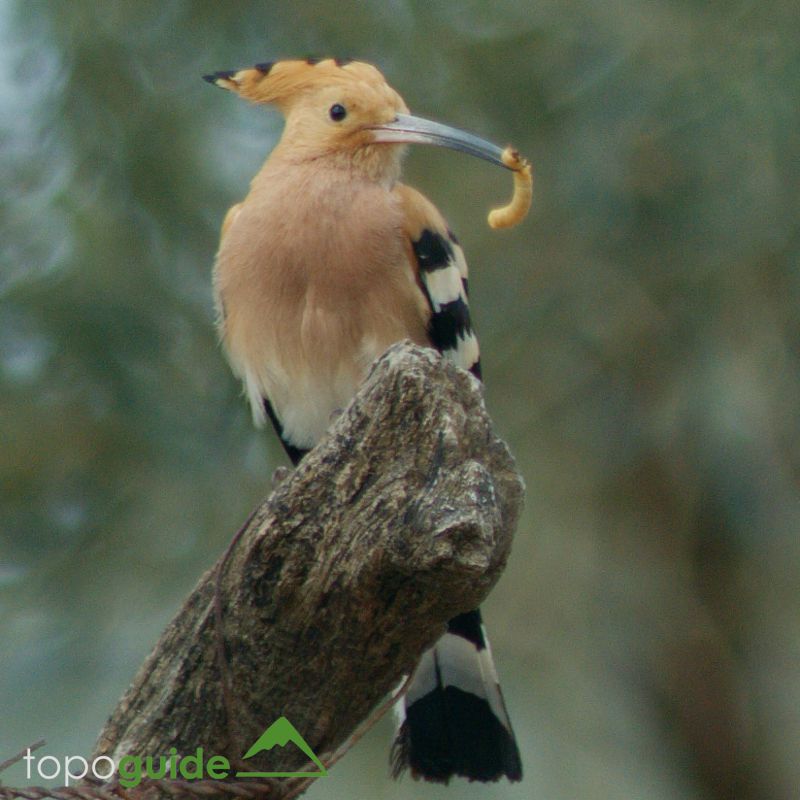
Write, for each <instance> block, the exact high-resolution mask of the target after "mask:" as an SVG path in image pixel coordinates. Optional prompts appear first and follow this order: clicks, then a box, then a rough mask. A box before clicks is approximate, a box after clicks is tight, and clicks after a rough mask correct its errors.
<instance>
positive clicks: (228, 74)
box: [203, 69, 236, 86]
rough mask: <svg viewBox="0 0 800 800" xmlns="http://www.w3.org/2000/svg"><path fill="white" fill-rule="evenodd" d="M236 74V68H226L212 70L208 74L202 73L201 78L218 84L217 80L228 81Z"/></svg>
mask: <svg viewBox="0 0 800 800" xmlns="http://www.w3.org/2000/svg"><path fill="white" fill-rule="evenodd" d="M235 74H236V70H233V69H227V70H222V71H221V72H212V73H211V74H210V75H203V80H204V81H208V82H209V83H213V84H214V85H215V86H218V85H219V81H222V80H225V81H229V80H230V79H231V78H232V77H233V76H234V75H235Z"/></svg>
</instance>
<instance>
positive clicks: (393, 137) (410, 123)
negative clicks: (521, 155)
mask: <svg viewBox="0 0 800 800" xmlns="http://www.w3.org/2000/svg"><path fill="white" fill-rule="evenodd" d="M370 130H371V131H372V132H373V134H374V136H375V141H376V142H385V143H387V144H433V145H436V146H437V147H449V148H450V149H451V150H458V151H459V152H461V153H467V154H468V155H471V156H476V157H477V158H482V159H484V160H486V161H489V162H491V163H492V164H497V165H498V166H500V167H505V168H506V169H510V167H509V166H508V165H507V164H505V163H503V159H502V155H503V148H502V147H498V146H497V145H496V144H492V143H491V142H487V141H486V140H485V139H481V138H480V137H479V136H475V135H474V134H472V133H466V132H465V131H460V130H459V129H458V128H451V127H450V126H449V125H442V124H441V123H440V122H432V121H431V120H429V119H423V118H422V117H413V116H411V115H410V114H398V115H397V116H396V117H395V118H394V119H393V120H392V121H391V122H386V123H384V124H383V125H374V126H372V127H371V128H370Z"/></svg>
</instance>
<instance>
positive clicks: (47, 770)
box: [23, 717, 328, 789]
mask: <svg viewBox="0 0 800 800" xmlns="http://www.w3.org/2000/svg"><path fill="white" fill-rule="evenodd" d="M290 742H291V743H292V744H294V745H295V746H296V747H298V748H299V749H300V750H301V751H302V752H303V753H304V754H305V755H306V756H307V757H308V759H309V760H310V761H311V762H312V763H313V764H314V765H315V766H316V767H317V768H318V769H317V770H316V771H312V772H260V771H252V772H250V771H247V770H237V771H234V770H232V769H231V762H230V761H229V760H228V759H227V758H226V757H225V756H219V755H212V756H206V755H205V753H204V752H203V748H202V747H198V748H197V750H195V752H194V753H193V754H191V755H185V756H179V755H178V751H177V750H176V749H175V748H174V747H171V748H170V750H169V753H167V754H166V755H161V756H123V757H122V758H121V759H120V760H119V763H115V762H114V759H112V758H111V757H110V756H98V757H97V758H95V759H94V760H93V761H92V762H91V763H90V762H88V761H87V760H86V759H85V758H83V757H82V756H67V757H66V758H65V759H64V761H63V764H62V762H60V761H59V760H58V759H57V758H55V756H42V757H41V758H37V757H36V756H35V755H33V753H31V751H30V748H29V749H28V751H27V753H26V754H25V755H24V756H23V761H25V765H26V768H27V777H28V780H31V778H32V776H33V771H34V769H35V770H36V772H37V773H38V775H39V777H40V778H44V779H45V780H53V779H55V778H59V779H61V780H63V781H64V785H65V786H69V782H70V781H78V780H80V779H81V778H85V777H86V776H87V775H89V773H90V772H91V774H92V775H93V776H94V777H95V778H97V779H98V780H101V781H108V780H111V779H112V778H113V777H114V773H117V775H118V776H119V783H120V785H121V786H122V787H123V788H125V789H133V788H134V787H136V786H138V785H139V784H140V783H141V782H142V781H143V780H147V779H149V778H157V779H159V778H167V779H169V778H182V779H183V780H189V781H191V780H204V779H206V778H210V779H213V780H225V779H226V778H229V777H235V778H301V777H302V778H324V777H326V776H327V774H328V771H327V770H326V769H325V766H324V764H323V763H322V762H321V761H320V760H319V759H318V758H317V756H316V754H315V753H314V751H313V750H312V749H311V748H310V747H309V746H308V744H307V743H306V740H305V739H304V738H303V737H302V736H301V735H300V734H299V733H298V731H297V728H295V727H294V725H292V723H291V722H289V720H288V719H286V717H279V718H278V719H276V720H275V722H273V723H272V725H270V726H269V727H268V728H267V729H266V730H265V731H264V733H262V734H261V736H259V737H258V739H256V741H255V742H253V744H252V745H251V747H250V748H249V749H248V751H247V752H246V753H245V754H244V755H243V756H242V760H243V761H247V760H248V759H249V758H253V756H255V755H258V753H262V752H264V751H265V750H272V748H273V747H276V746H277V747H286V745H287V744H289V743H290ZM76 768H77V769H78V770H79V771H77V772H76V771H75V769H76Z"/></svg>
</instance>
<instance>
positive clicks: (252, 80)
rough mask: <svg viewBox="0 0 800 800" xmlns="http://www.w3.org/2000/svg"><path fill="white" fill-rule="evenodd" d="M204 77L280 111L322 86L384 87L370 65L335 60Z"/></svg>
mask: <svg viewBox="0 0 800 800" xmlns="http://www.w3.org/2000/svg"><path fill="white" fill-rule="evenodd" d="M204 77H205V79H206V80H207V81H208V82H209V83H213V84H214V85H215V86H219V87H220V88H222V89H228V90H230V91H232V92H235V93H236V94H238V95H239V96H240V97H243V98H244V99H245V100H250V101H251V102H252V103H272V104H274V105H276V106H278V107H279V108H281V109H284V108H285V107H286V106H288V105H290V104H291V101H292V98H294V97H296V96H297V95H298V94H301V93H303V92H305V91H308V90H310V89H314V88H315V87H317V86H319V85H320V84H323V83H324V84H328V85H330V84H335V83H342V84H346V83H351V82H355V81H361V82H367V83H370V84H373V85H378V84H385V83H386V80H385V78H384V77H383V75H382V74H381V73H380V71H379V70H378V69H377V68H376V67H374V66H372V64H367V63H366V62H364V61H352V60H351V59H338V58H325V59H322V60H318V59H316V58H307V59H287V60H284V61H270V62H265V63H262V64H256V65H255V66H254V67H248V68H246V69H240V70H224V71H221V72H214V73H212V74H211V75H205V76H204Z"/></svg>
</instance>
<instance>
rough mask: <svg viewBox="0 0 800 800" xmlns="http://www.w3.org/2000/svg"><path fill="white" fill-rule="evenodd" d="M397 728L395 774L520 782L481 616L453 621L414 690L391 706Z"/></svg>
mask: <svg viewBox="0 0 800 800" xmlns="http://www.w3.org/2000/svg"><path fill="white" fill-rule="evenodd" d="M395 710H396V713H397V715H398V722H399V725H398V729H397V735H396V737H395V741H394V744H393V746H392V774H393V776H394V777H395V778H396V777H398V776H399V775H400V774H401V773H402V772H403V771H404V770H405V769H406V768H409V769H410V772H411V774H412V775H413V776H414V777H418V778H424V779H425V780H427V781H433V782H436V783H448V782H449V780H450V778H451V777H453V776H455V775H457V776H460V777H463V778H467V779H468V780H470V781H497V780H499V779H500V778H503V777H506V778H508V779H509V780H511V781H519V780H521V779H522V764H521V761H520V756H519V750H518V748H517V743H516V740H515V738H514V731H513V730H512V728H511V721H510V720H509V718H508V712H507V711H506V707H505V703H504V702H503V695H502V692H501V691H500V684H499V682H498V680H497V673H496V671H495V667H494V662H493V661H492V652H491V649H490V648H489V641H488V639H487V638H486V632H485V630H484V628H483V625H482V624H481V616H480V611H478V610H477V609H476V610H475V611H469V612H467V613H466V614H461V615H459V616H458V617H455V618H454V619H452V620H450V623H449V624H448V631H447V633H445V635H444V636H442V638H441V639H440V640H439V641H438V642H437V643H436V644H435V645H434V646H433V647H432V648H431V649H430V650H427V651H426V652H425V653H424V654H423V655H422V658H421V659H420V662H419V665H418V666H417V669H416V672H415V673H414V677H413V678H412V682H411V685H410V686H409V688H408V691H407V692H406V694H405V696H404V697H403V698H401V699H400V700H399V701H398V703H397V705H396V706H395Z"/></svg>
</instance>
